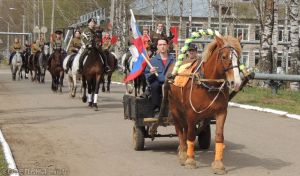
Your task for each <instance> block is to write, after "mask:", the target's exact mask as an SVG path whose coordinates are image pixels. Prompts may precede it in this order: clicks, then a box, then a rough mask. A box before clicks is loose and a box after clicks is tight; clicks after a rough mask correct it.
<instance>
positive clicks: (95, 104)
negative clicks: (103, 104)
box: [93, 103, 99, 111]
mask: <svg viewBox="0 0 300 176" xmlns="http://www.w3.org/2000/svg"><path fill="white" fill-rule="evenodd" d="M93 107H94V108H95V111H99V108H98V105H97V103H93Z"/></svg>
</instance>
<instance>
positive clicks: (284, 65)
mask: <svg viewBox="0 0 300 176" xmlns="http://www.w3.org/2000/svg"><path fill="white" fill-rule="evenodd" d="M284 5H285V16H284V32H283V42H288V37H289V31H288V17H289V0H285V2H284ZM288 47H289V46H288V45H284V47H283V52H282V54H283V57H282V61H281V67H282V68H283V71H284V73H288V49H289V48H288Z"/></svg>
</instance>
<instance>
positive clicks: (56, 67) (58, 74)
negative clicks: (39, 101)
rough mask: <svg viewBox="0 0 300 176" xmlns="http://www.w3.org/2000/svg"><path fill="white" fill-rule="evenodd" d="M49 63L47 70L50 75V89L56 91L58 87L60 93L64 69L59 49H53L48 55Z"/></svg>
mask: <svg viewBox="0 0 300 176" xmlns="http://www.w3.org/2000/svg"><path fill="white" fill-rule="evenodd" d="M50 57H52V58H49V59H51V63H50V68H49V72H50V73H51V76H52V85H51V89H52V91H54V92H56V91H57V90H58V88H59V91H60V92H61V93H62V86H63V79H64V69H63V65H62V62H63V58H64V56H63V54H62V53H61V50H59V49H57V50H54V53H53V54H52V55H51V56H50Z"/></svg>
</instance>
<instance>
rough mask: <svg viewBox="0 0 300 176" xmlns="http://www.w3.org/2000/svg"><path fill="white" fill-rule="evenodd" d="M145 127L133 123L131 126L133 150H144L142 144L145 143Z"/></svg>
mask: <svg viewBox="0 0 300 176" xmlns="http://www.w3.org/2000/svg"><path fill="white" fill-rule="evenodd" d="M144 134H145V127H140V126H136V125H134V127H133V147H134V150H137V151H140V150H144V144H145V138H144Z"/></svg>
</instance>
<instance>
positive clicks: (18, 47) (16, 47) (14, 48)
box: [9, 38, 22, 65]
mask: <svg viewBox="0 0 300 176" xmlns="http://www.w3.org/2000/svg"><path fill="white" fill-rule="evenodd" d="M11 48H12V53H11V54H10V57H9V65H10V64H11V61H12V59H13V57H14V55H15V54H16V53H17V51H20V50H21V48H22V45H21V43H20V40H19V39H18V38H15V41H14V43H13V45H12V47H11Z"/></svg>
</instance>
